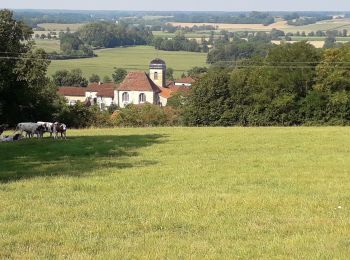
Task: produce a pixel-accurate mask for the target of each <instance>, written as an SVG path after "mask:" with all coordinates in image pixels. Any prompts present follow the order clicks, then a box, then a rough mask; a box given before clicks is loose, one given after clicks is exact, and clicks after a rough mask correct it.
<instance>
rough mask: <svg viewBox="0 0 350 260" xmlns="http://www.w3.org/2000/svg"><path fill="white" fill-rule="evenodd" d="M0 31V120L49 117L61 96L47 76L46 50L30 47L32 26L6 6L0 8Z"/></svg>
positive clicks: (49, 118)
mask: <svg viewBox="0 0 350 260" xmlns="http://www.w3.org/2000/svg"><path fill="white" fill-rule="evenodd" d="M0 32H1V33H0V57H6V59H1V58H0V71H1V76H0V122H7V123H9V124H11V125H15V124H16V123H18V122H20V121H35V120H52V118H53V115H54V114H55V113H56V112H58V111H59V109H60V107H61V101H62V100H61V99H60V98H59V97H58V95H57V89H56V87H55V86H54V85H53V84H51V82H50V79H49V78H48V77H47V76H46V75H47V68H48V65H49V64H50V61H49V60H48V58H47V54H46V53H45V52H44V51H43V50H42V49H34V48H33V42H31V37H32V33H33V32H32V30H31V28H29V27H27V26H26V25H24V24H23V23H22V22H21V21H16V20H15V19H14V18H13V13H12V12H11V11H9V10H0Z"/></svg>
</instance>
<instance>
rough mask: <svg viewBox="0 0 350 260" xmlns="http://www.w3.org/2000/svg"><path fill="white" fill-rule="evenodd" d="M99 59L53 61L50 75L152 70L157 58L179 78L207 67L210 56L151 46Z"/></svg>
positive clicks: (104, 52)
mask: <svg viewBox="0 0 350 260" xmlns="http://www.w3.org/2000/svg"><path fill="white" fill-rule="evenodd" d="M95 53H96V54H97V55H98V57H96V58H88V59H76V60H64V61H52V62H51V65H50V67H49V74H50V75H52V74H53V73H54V72H55V71H57V70H61V69H74V68H80V69H81V70H82V71H83V73H84V75H85V76H86V77H89V76H91V74H93V73H95V74H98V75H99V76H100V77H101V78H102V77H104V76H105V75H108V76H111V75H112V72H113V68H114V67H118V68H124V69H126V70H128V71H131V70H144V71H147V70H148V66H149V62H150V61H151V60H152V59H154V58H157V57H158V58H161V59H164V60H165V62H166V63H167V66H168V67H171V68H173V69H174V74H175V76H176V77H180V75H181V74H182V73H183V72H185V71H187V70H189V69H190V68H192V67H195V66H206V57H207V54H206V53H194V52H182V51H181V52H170V51H158V50H156V49H154V47H151V46H137V47H128V48H113V49H103V50H97V51H95Z"/></svg>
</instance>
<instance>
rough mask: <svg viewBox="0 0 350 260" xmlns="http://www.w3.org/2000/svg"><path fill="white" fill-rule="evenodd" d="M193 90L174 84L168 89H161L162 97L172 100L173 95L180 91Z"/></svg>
mask: <svg viewBox="0 0 350 260" xmlns="http://www.w3.org/2000/svg"><path fill="white" fill-rule="evenodd" d="M190 89H191V88H190V87H186V86H175V85H173V84H171V85H169V86H167V87H166V88H160V90H161V92H160V94H159V95H160V96H161V97H164V98H170V97H171V96H172V94H174V93H176V92H178V91H189V90H190Z"/></svg>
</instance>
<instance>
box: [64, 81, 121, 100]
mask: <svg viewBox="0 0 350 260" xmlns="http://www.w3.org/2000/svg"><path fill="white" fill-rule="evenodd" d="M115 88H116V85H115V84H114V83H105V84H100V85H99V84H98V83H91V84H89V85H88V86H87V87H86V88H83V87H60V88H59V89H58V93H59V94H61V95H62V96H73V97H84V96H85V92H97V96H98V97H112V98H113V97H114V89H115Z"/></svg>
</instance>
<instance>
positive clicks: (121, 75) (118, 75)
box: [112, 68, 128, 84]
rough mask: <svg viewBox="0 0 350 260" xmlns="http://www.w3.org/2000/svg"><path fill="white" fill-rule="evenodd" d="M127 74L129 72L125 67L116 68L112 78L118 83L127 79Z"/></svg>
mask: <svg viewBox="0 0 350 260" xmlns="http://www.w3.org/2000/svg"><path fill="white" fill-rule="evenodd" d="M127 74H128V72H127V71H126V70H125V69H122V68H114V72H113V74H112V78H113V80H114V83H116V84H119V83H121V82H122V81H123V80H124V79H125V77H126V75H127Z"/></svg>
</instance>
